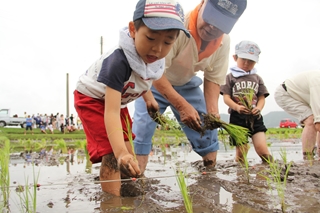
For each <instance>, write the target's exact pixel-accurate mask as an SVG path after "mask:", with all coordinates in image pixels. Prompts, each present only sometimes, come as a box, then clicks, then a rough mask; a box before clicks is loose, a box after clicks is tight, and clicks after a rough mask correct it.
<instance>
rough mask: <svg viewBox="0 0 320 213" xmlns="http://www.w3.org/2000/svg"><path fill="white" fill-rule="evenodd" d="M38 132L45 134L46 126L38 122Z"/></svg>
mask: <svg viewBox="0 0 320 213" xmlns="http://www.w3.org/2000/svg"><path fill="white" fill-rule="evenodd" d="M40 131H41V132H42V133H43V134H47V132H46V125H45V124H44V123H43V122H42V121H40Z"/></svg>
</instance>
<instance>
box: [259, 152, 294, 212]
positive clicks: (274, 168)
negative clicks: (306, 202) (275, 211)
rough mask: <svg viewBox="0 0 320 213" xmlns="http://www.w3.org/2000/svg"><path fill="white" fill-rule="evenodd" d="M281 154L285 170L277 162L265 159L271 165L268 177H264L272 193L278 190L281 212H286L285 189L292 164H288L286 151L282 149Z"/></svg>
mask: <svg viewBox="0 0 320 213" xmlns="http://www.w3.org/2000/svg"><path fill="white" fill-rule="evenodd" d="M280 152H281V153H280V156H281V158H282V160H283V162H284V168H282V165H281V164H280V163H279V162H277V161H273V160H272V159H271V160H270V159H265V160H266V162H267V163H268V165H269V169H268V170H266V172H267V174H268V175H262V176H263V177H264V178H266V180H267V182H268V185H269V189H270V191H271V192H272V190H273V188H275V189H276V191H277V194H278V200H279V203H280V208H281V211H282V212H285V211H286V203H285V189H286V184H287V178H288V173H289V171H290V168H291V165H292V162H289V163H288V162H287V152H286V151H285V150H284V149H282V150H281V151H280Z"/></svg>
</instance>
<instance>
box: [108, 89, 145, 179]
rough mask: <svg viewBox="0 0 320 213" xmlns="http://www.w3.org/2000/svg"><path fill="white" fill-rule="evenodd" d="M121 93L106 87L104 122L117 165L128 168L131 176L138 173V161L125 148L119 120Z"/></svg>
mask: <svg viewBox="0 0 320 213" xmlns="http://www.w3.org/2000/svg"><path fill="white" fill-rule="evenodd" d="M120 109H121V93H120V92H119V91H117V90H114V89H112V88H110V87H108V86H107V87H106V93H105V111H104V123H105V126H106V131H107V134H108V137H109V141H110V144H111V147H112V150H113V153H114V156H115V157H116V159H117V160H118V164H119V165H121V164H122V165H123V166H124V167H125V168H128V169H129V171H130V173H131V174H132V175H133V176H137V175H140V169H139V166H138V163H137V162H135V161H134V157H133V156H132V155H131V154H130V153H129V151H128V149H127V148H126V145H125V141H124V137H123V134H124V133H123V129H122V125H121V120H120Z"/></svg>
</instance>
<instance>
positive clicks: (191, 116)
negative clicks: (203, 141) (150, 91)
mask: <svg viewBox="0 0 320 213" xmlns="http://www.w3.org/2000/svg"><path fill="white" fill-rule="evenodd" d="M153 86H154V87H155V88H156V89H157V90H158V91H159V92H160V93H161V94H162V96H163V97H165V98H166V99H167V100H168V101H169V102H170V103H171V104H172V105H173V106H174V107H175V108H176V109H177V110H178V112H179V114H180V119H181V122H182V123H184V124H185V125H186V126H188V127H189V128H191V129H194V130H196V131H200V130H201V125H200V117H199V115H198V112H197V110H195V108H194V107H193V106H192V105H191V104H189V103H188V102H187V101H186V100H185V99H184V98H183V97H182V96H181V95H180V94H179V93H177V91H175V90H174V89H173V87H172V85H171V83H170V82H169V81H168V79H167V78H166V76H165V75H163V76H162V77H161V78H160V79H159V80H157V81H154V82H153Z"/></svg>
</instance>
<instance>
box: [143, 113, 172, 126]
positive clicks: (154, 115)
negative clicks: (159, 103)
mask: <svg viewBox="0 0 320 213" xmlns="http://www.w3.org/2000/svg"><path fill="white" fill-rule="evenodd" d="M148 113H149V115H150V117H151V119H152V120H154V121H155V122H157V123H158V124H160V125H161V126H165V125H166V124H168V123H170V122H169V120H168V119H167V118H166V116H164V115H162V114H161V113H160V112H159V111H148Z"/></svg>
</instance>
